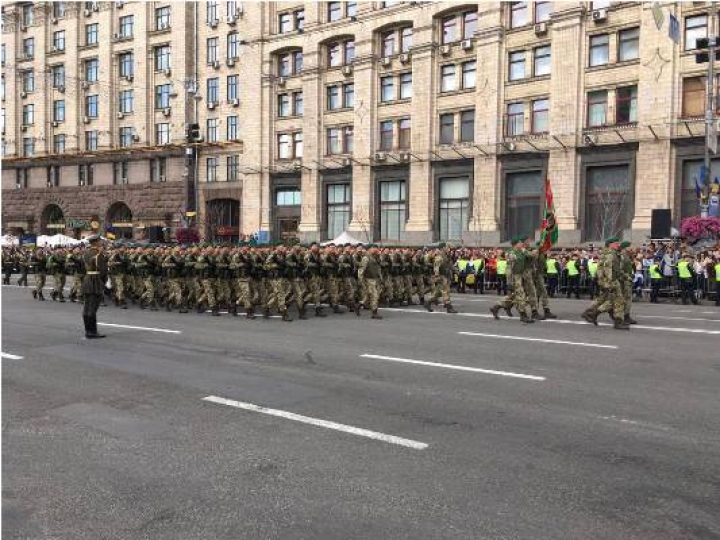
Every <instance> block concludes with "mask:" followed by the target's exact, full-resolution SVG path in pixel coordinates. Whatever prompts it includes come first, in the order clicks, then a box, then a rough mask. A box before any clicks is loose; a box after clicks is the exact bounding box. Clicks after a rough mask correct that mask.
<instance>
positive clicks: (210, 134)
mask: <svg viewBox="0 0 720 540" xmlns="http://www.w3.org/2000/svg"><path fill="white" fill-rule="evenodd" d="M206 126H207V141H208V142H217V141H219V140H220V119H219V118H208V119H207V124H206Z"/></svg>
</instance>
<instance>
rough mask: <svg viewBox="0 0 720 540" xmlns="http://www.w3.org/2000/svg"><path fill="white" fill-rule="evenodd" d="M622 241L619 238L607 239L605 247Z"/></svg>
mask: <svg viewBox="0 0 720 540" xmlns="http://www.w3.org/2000/svg"><path fill="white" fill-rule="evenodd" d="M619 241H620V239H619V238H618V237H617V236H613V237H612V238H606V239H605V246H606V247H607V246H609V245H610V244H615V243H616V242H619Z"/></svg>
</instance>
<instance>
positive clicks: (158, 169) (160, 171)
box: [150, 157, 166, 182]
mask: <svg viewBox="0 0 720 540" xmlns="http://www.w3.org/2000/svg"><path fill="white" fill-rule="evenodd" d="M165 160H166V158H164V157H159V158H153V159H151V160H150V181H151V182H164V181H165V180H166V176H165V171H166V161H165Z"/></svg>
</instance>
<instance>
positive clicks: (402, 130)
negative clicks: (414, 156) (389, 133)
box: [398, 118, 411, 150]
mask: <svg viewBox="0 0 720 540" xmlns="http://www.w3.org/2000/svg"><path fill="white" fill-rule="evenodd" d="M410 145H411V130H410V119H409V118H402V119H400V121H399V122H398V148H399V149H400V150H409V149H410Z"/></svg>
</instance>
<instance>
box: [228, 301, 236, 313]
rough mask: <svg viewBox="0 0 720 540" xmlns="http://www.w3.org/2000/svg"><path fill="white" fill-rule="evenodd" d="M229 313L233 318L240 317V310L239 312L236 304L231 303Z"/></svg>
mask: <svg viewBox="0 0 720 540" xmlns="http://www.w3.org/2000/svg"><path fill="white" fill-rule="evenodd" d="M228 311H229V312H230V314H231V315H232V316H233V317H237V316H238V310H237V304H236V303H235V302H230V306H229V307H228Z"/></svg>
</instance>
